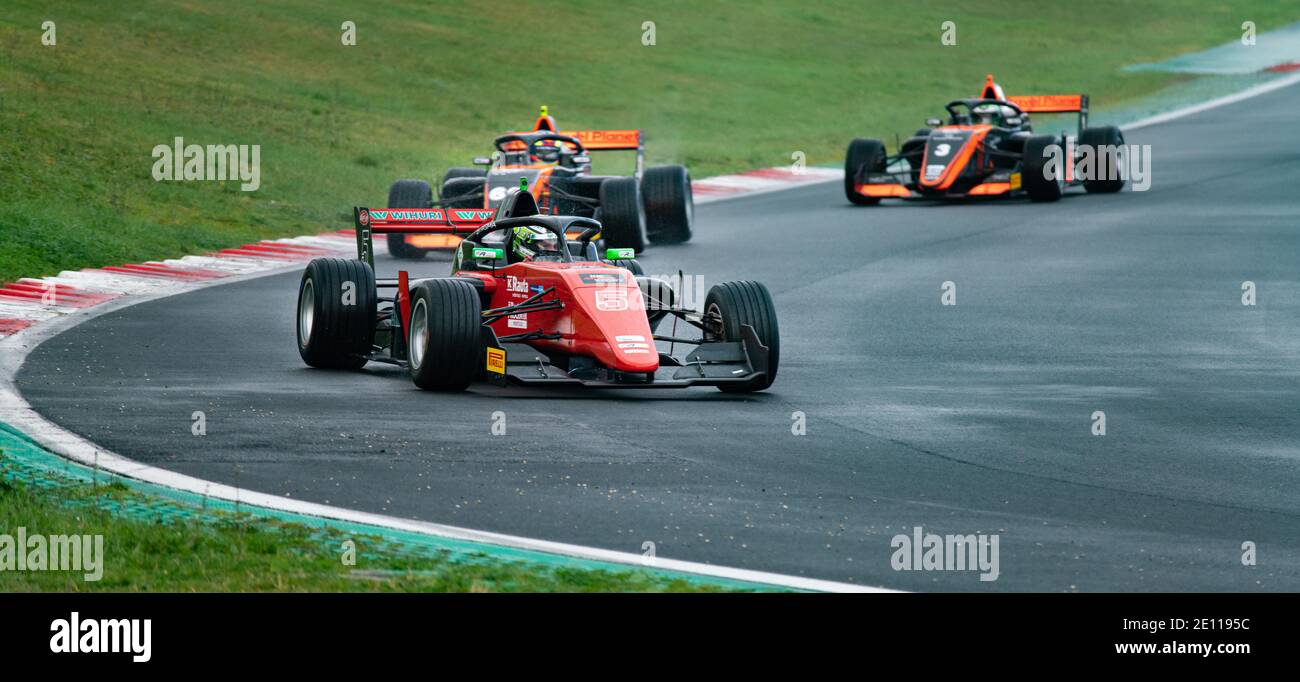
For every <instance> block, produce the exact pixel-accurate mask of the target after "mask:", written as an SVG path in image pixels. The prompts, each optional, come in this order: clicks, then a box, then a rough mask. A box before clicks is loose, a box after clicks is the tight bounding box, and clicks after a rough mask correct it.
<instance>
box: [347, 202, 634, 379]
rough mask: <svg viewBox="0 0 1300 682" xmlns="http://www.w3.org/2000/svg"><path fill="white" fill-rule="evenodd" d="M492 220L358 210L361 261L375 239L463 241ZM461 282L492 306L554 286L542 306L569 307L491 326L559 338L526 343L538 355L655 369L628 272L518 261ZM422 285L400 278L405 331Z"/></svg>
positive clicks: (488, 216) (482, 215)
mask: <svg viewBox="0 0 1300 682" xmlns="http://www.w3.org/2000/svg"><path fill="white" fill-rule="evenodd" d="M493 219H494V216H493V214H492V212H491V211H485V210H476V209H475V210H471V209H459V210H458V209H378V208H371V209H367V208H357V209H356V224H357V228H358V229H357V243H358V245H359V248H360V254H359V255H360V256H361V259H362V260H364V261H367V262H371V265H372V266H373V262H372V259H371V256H370V253H371V249H372V248H373V247H372V245H371V241H372V240H371V235H373V234H388V233H401V234H453V235H459V236H464V235H468V234H469V233H471V232H473V231H474V230H476V229H478V228H479V227H482V226H483V225H485V224H487V223H488V222H490V221H491V220H493ZM454 276H456V277H464V278H470V279H475V280H478V281H480V282H482V284H483V291H484V292H485V293H486V294H487V296H488V298H489V300H490V304H489V306H488V308H489V309H495V308H505V307H507V306H511V305H516V304H519V303H521V302H523V301H525V300H527V299H529V298H530V297H532V296H534V295H536V294H538V293H540V292H542V291H544V290H546V289H551V288H553V291H552V292H551V293H550V294H548V295H547V296H546V297H545V298H543V299H542V300H543V301H550V300H556V299H558V300H559V301H560V302H561V303H563V308H561V309H558V310H546V311H540V312H529V313H526V314H522V315H515V316H510V317H506V318H503V319H500V320H497V321H496V322H493V323H492V324H491V325H490V326H491V327H492V329H493V331H494V332H496V334H497V336H498V337H506V336H510V335H512V334H521V333H524V332H529V331H542V332H546V333H554V334H558V335H559V336H560V338H558V339H553V340H552V339H538V340H531V341H528V342H527V343H528V344H529V345H531V346H534V347H536V348H538V349H539V350H542V351H546V350H556V351H561V352H563V353H566V354H570V355H581V356H588V357H592V358H595V359H596V360H597V361H598V362H600V363H601V364H602V365H604V366H605V367H608V368H610V369H614V370H619V371H623V372H651V373H652V372H654V371H655V370H657V369H659V353H658V351H657V350H656V349H655V345H654V335H653V332H652V331H651V330H650V323H649V320H648V318H647V317H646V307H645V306H646V304H645V299H644V298H643V297H642V295H641V289H640V287H639V286H638V285H637V283H636V280H635V278H634V277H633V276H632V274H631V273H630V272H628V271H627V270H625V269H623V268H618V267H614V266H611V265H608V264H606V263H595V262H589V261H577V262H568V263H554V262H525V263H514V264H511V265H507V266H505V267H500V268H496V269H495V270H461V271H459V272H457V273H455V275H454ZM415 282H416V280H410V281H408V279H407V274H406V272H405V271H402V272H400V273H399V275H398V283H399V285H398V291H397V305H398V307H399V308H400V310H401V314H402V324H403V327H404V328H405V327H407V326H409V324H410V320H411V311H410V303H409V300H410V299H409V296H410V288H409V286H410V285H411V284H414V283H415Z"/></svg>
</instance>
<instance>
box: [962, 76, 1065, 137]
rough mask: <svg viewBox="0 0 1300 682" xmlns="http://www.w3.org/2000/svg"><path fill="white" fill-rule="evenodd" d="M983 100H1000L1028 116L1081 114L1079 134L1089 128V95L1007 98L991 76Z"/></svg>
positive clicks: (986, 83)
mask: <svg viewBox="0 0 1300 682" xmlns="http://www.w3.org/2000/svg"><path fill="white" fill-rule="evenodd" d="M980 97H981V98H983V99H1000V100H1002V101H1004V102H1010V103H1012V104H1014V105H1016V106H1017V107H1018V108H1019V109H1020V110H1021V111H1023V112H1025V113H1026V114H1068V113H1072V112H1076V111H1077V112H1079V133H1080V134H1082V133H1083V129H1084V128H1086V127H1088V96H1087V95H1018V96H1016V97H1007V96H1006V95H1005V94H1003V92H1002V86H1000V85H998V84H997V83H995V82H993V74H989V75H988V76H987V78H986V79H985V81H984V90H983V91H982V92H981V93H980Z"/></svg>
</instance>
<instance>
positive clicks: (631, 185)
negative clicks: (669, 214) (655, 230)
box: [599, 178, 647, 253]
mask: <svg viewBox="0 0 1300 682" xmlns="http://www.w3.org/2000/svg"><path fill="white" fill-rule="evenodd" d="M599 220H600V226H601V236H602V237H603V238H604V240H605V247H606V248H611V249H633V250H635V251H636V252H637V253H641V252H642V251H644V250H645V247H646V241H647V240H646V232H645V206H644V205H642V203H641V188H640V186H638V184H637V181H636V178H607V179H606V180H605V181H604V182H602V183H600V218H599Z"/></svg>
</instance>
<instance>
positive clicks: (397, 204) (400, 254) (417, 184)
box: [386, 180, 433, 260]
mask: <svg viewBox="0 0 1300 682" xmlns="http://www.w3.org/2000/svg"><path fill="white" fill-rule="evenodd" d="M430 206H433V189H432V188H430V187H429V183H427V182H425V181H423V180H398V181H397V182H394V183H393V186H392V187H389V188H388V203H387V204H386V207H387V208H429V207H430ZM387 237H388V255H390V256H392V257H393V258H401V259H403V260H418V259H420V258H424V256H425V254H427V253H429V252H428V250H426V249H417V248H415V247H414V246H411V245H409V244H407V243H406V236H405V235H401V234H389V235H387Z"/></svg>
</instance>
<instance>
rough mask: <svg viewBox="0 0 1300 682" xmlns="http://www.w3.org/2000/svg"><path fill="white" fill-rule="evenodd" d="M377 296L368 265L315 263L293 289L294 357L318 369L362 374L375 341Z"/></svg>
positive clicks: (328, 260) (319, 260) (325, 260)
mask: <svg viewBox="0 0 1300 682" xmlns="http://www.w3.org/2000/svg"><path fill="white" fill-rule="evenodd" d="M377 305H378V295H377V293H376V289H375V273H374V271H373V270H371V269H370V265H369V264H368V263H365V262H362V261H359V260H349V259H346V258H317V259H315V260H313V261H312V262H310V263H308V264H307V269H306V270H304V271H303V273H302V280H301V281H299V283H298V324H297V329H298V354H299V355H301V356H302V361H303V362H305V363H307V364H308V365H310V366H312V367H319V368H322V369H361V368H362V367H364V366H365V364H366V357H367V356H369V355H370V353H371V350H372V348H371V345H372V344H373V343H374V338H375V318H376V312H375V311H376V306H377Z"/></svg>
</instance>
